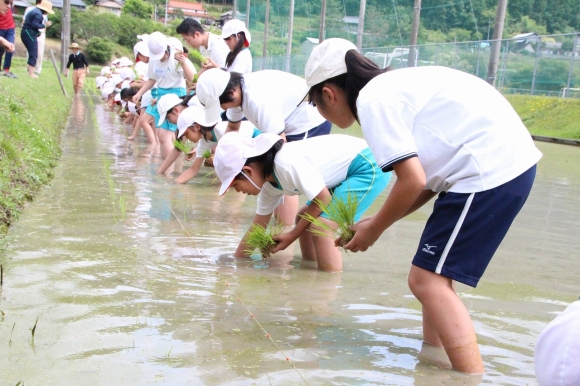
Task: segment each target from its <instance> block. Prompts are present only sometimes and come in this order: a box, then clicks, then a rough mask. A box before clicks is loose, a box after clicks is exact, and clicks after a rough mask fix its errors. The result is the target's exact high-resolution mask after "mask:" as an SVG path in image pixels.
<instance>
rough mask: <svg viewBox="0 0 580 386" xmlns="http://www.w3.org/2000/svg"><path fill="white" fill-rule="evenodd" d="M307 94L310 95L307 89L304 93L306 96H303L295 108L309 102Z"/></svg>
mask: <svg viewBox="0 0 580 386" xmlns="http://www.w3.org/2000/svg"><path fill="white" fill-rule="evenodd" d="M308 94H310V89H308V91H306V95H304V98H302V99H301V100H300V102H298V104H297V105H296V107H298V106H300V105H301V104H302V103H304V102H309V101H310V100H309V99H308Z"/></svg>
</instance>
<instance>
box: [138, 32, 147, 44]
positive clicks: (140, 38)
mask: <svg viewBox="0 0 580 386" xmlns="http://www.w3.org/2000/svg"><path fill="white" fill-rule="evenodd" d="M137 39H139V40H141V41H144V42H147V40H149V34H141V35H137Z"/></svg>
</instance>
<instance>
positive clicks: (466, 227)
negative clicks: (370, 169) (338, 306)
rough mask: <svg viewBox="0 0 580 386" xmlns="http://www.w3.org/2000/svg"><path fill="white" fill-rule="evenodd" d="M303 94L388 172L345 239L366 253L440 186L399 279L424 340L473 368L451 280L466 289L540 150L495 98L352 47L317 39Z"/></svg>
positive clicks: (528, 180) (435, 71) (471, 341)
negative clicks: (374, 203)
mask: <svg viewBox="0 0 580 386" xmlns="http://www.w3.org/2000/svg"><path fill="white" fill-rule="evenodd" d="M305 74H306V82H307V83H308V86H310V87H311V89H310V91H309V94H308V95H309V98H310V101H311V102H312V103H314V104H316V107H317V108H318V111H320V113H321V114H322V115H323V116H324V117H326V118H327V119H328V120H330V121H331V122H332V123H334V124H336V125H337V126H339V127H341V128H346V127H349V126H350V125H351V124H352V123H353V122H354V121H355V120H356V121H358V122H359V123H360V125H361V127H362V132H363V134H364V137H365V139H366V140H367V142H368V144H369V146H370V147H371V149H372V151H373V154H374V156H375V158H376V159H377V161H378V164H379V165H380V167H381V168H382V170H383V171H390V170H394V171H395V173H396V174H397V181H396V182H395V184H394V186H393V188H392V190H391V192H390V194H389V196H388V198H387V200H386V201H385V203H384V205H383V207H382V208H381V209H380V211H379V212H378V213H377V214H376V215H375V216H373V217H371V218H370V219H366V221H361V222H360V223H358V224H356V225H355V226H354V227H353V229H354V230H355V231H356V234H355V236H354V238H353V239H352V240H351V242H350V243H348V244H347V245H346V246H345V249H348V250H350V251H353V252H358V251H365V250H367V248H369V247H370V246H372V244H373V243H374V242H375V241H376V240H377V238H378V237H379V236H380V235H381V234H382V233H383V232H384V231H385V230H386V229H387V228H388V227H390V226H391V225H392V224H393V223H394V222H396V221H397V220H399V219H401V218H402V217H404V216H406V215H408V214H410V213H412V212H414V211H415V210H417V209H418V208H420V207H421V206H423V205H424V204H425V203H427V202H428V201H429V200H430V199H431V198H433V197H434V196H435V195H437V194H438V193H439V197H438V199H437V200H436V201H435V204H434V210H433V213H432V214H431V217H430V218H429V220H428V221H427V225H426V227H425V230H424V231H423V235H422V237H421V240H420V242H419V247H418V249H417V252H416V254H415V257H414V259H413V265H412V267H411V271H410V274H409V286H410V288H411V291H412V292H413V294H414V295H415V296H416V297H417V299H418V300H419V301H420V302H421V304H422V306H423V338H424V340H425V342H427V343H429V344H432V345H435V346H443V347H444V348H445V351H446V352H447V355H448V356H449V359H450V361H451V364H452V365H453V368H454V369H456V370H458V371H462V372H467V373H481V372H483V370H484V368H483V362H482V360H481V355H480V353H479V348H478V346H477V340H476V337H475V332H474V328H473V324H472V322H471V319H470V316H469V313H468V311H467V309H466V308H465V306H464V305H463V303H462V301H461V299H460V298H459V297H458V296H457V294H456V293H455V291H454V289H453V286H452V281H453V280H457V281H460V282H462V283H465V284H467V285H470V286H472V287H475V286H476V285H477V283H478V281H479V279H480V278H481V276H482V275H483V272H484V271H485V268H486V267H487V265H488V263H489V261H490V260H491V257H492V256H493V254H494V253H495V251H496V249H497V248H498V246H499V244H500V242H501V241H502V239H503V237H504V236H505V234H506V233H507V231H508V229H509V227H510V225H511V223H512V221H513V219H514V218H515V216H516V215H517V213H518V212H519V210H520V208H521V207H522V206H523V204H524V202H525V201H526V198H527V196H528V194H529V192H530V189H531V187H532V183H533V180H534V176H535V171H536V166H535V165H536V163H537V162H538V160H539V159H540V158H541V156H542V154H541V153H540V151H539V150H538V149H537V148H536V147H535V145H534V143H533V141H532V138H531V136H530V134H529V132H528V131H527V129H526V128H525V126H524V125H523V123H522V121H521V120H520V118H519V117H518V115H517V113H516V112H515V111H514V110H513V108H512V107H511V106H510V104H509V103H508V102H507V101H506V100H505V98H504V97H503V96H502V95H501V94H500V93H499V92H497V91H496V90H495V89H494V88H493V87H492V86H490V85H489V84H487V83H486V82H485V81H483V80H481V79H479V78H477V77H474V76H472V75H469V74H466V73H464V72H460V71H456V70H453V69H449V68H444V67H436V66H427V67H411V68H405V69H399V70H396V71H392V72H391V71H388V70H387V69H386V70H382V69H380V68H379V67H378V66H377V65H376V64H374V63H373V62H372V61H370V60H368V59H367V58H365V57H364V56H363V55H362V54H360V53H359V52H358V51H357V49H356V47H355V46H354V44H352V43H350V42H348V41H346V40H343V39H328V40H325V41H324V42H323V43H321V44H320V45H319V46H317V47H316V48H315V49H314V50H313V51H312V54H311V56H310V58H309V60H308V63H307V64H306V69H305Z"/></svg>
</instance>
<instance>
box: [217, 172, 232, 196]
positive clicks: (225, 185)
mask: <svg viewBox="0 0 580 386" xmlns="http://www.w3.org/2000/svg"><path fill="white" fill-rule="evenodd" d="M235 178H236V176H233V177H231V178H228V179H227V180H226V181H224V182H222V186H221V187H220V193H219V195H220V196H223V195H224V194H226V193H227V192H228V190H230V188H231V187H232V184H233V183H234V179H235Z"/></svg>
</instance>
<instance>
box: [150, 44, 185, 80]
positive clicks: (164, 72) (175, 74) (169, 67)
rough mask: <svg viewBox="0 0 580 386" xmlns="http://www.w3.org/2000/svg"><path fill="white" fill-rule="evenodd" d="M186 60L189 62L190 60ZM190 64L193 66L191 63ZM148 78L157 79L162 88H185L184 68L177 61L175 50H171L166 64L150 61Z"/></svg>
mask: <svg viewBox="0 0 580 386" xmlns="http://www.w3.org/2000/svg"><path fill="white" fill-rule="evenodd" d="M185 60H187V61H188V62H189V59H185ZM189 63H190V64H191V62H189ZM192 67H193V65H192ZM147 77H148V78H149V79H155V81H156V85H157V87H160V88H177V87H182V88H185V79H184V78H183V67H181V63H179V62H178V61H177V60H175V49H173V48H170V51H169V58H167V60H166V61H164V62H162V61H160V60H151V59H150V60H149V65H148V66H147Z"/></svg>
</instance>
